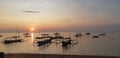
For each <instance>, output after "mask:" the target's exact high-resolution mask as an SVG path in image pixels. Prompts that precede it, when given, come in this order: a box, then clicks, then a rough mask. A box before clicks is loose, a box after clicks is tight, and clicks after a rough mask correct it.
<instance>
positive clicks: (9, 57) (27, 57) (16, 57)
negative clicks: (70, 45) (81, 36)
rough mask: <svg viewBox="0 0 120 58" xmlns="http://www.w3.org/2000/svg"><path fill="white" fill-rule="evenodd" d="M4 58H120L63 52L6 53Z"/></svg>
mask: <svg viewBox="0 0 120 58" xmlns="http://www.w3.org/2000/svg"><path fill="white" fill-rule="evenodd" d="M4 58H120V57H116V56H96V55H63V54H29V53H27V54H24V53H21V54H20V53H19V54H5V56H4Z"/></svg>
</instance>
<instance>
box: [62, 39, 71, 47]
mask: <svg viewBox="0 0 120 58" xmlns="http://www.w3.org/2000/svg"><path fill="white" fill-rule="evenodd" d="M71 41H72V40H71V38H65V39H64V40H63V41H62V46H63V47H64V46H68V45H70V44H71Z"/></svg>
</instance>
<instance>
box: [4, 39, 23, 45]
mask: <svg viewBox="0 0 120 58" xmlns="http://www.w3.org/2000/svg"><path fill="white" fill-rule="evenodd" d="M22 41H23V40H22V39H15V38H7V39H5V40H4V41H3V43H4V44H11V43H16V42H22Z"/></svg>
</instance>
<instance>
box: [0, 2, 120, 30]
mask: <svg viewBox="0 0 120 58" xmlns="http://www.w3.org/2000/svg"><path fill="white" fill-rule="evenodd" d="M17 28H19V29H20V30H21V31H25V30H27V29H30V28H34V29H35V30H37V31H40V32H42V31H49V32H50V31H51V32H52V31H54V32H58V31H59V32H62V31H63V32H64V31H71V32H79V31H80V32H120V31H119V30H120V0H0V32H14V31H15V30H16V29H17Z"/></svg>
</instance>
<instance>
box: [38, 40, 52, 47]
mask: <svg viewBox="0 0 120 58" xmlns="http://www.w3.org/2000/svg"><path fill="white" fill-rule="evenodd" d="M50 43H52V39H47V40H43V41H37V44H38V46H42V45H46V44H50Z"/></svg>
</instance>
